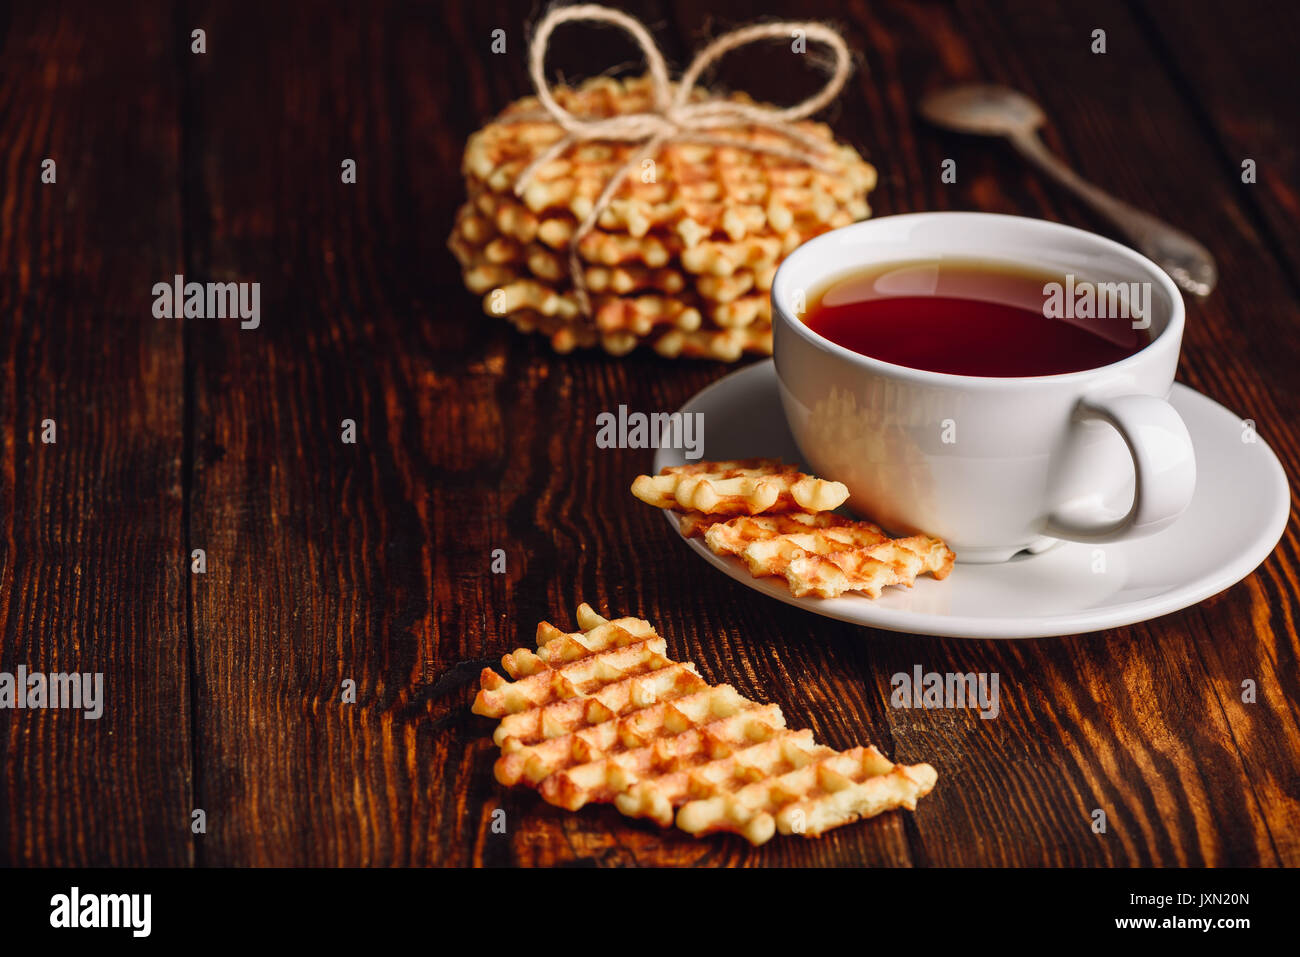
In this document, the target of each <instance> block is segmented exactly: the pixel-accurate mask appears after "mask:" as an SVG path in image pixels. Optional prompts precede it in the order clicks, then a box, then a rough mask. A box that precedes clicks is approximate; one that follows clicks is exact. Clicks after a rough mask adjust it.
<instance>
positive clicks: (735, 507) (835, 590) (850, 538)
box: [632, 459, 956, 598]
mask: <svg viewBox="0 0 1300 957" xmlns="http://www.w3.org/2000/svg"><path fill="white" fill-rule="evenodd" d="M632 494H633V495H635V496H636V497H637V498H639V499H640V500H641V501H643V502H646V503H647V504H650V505H654V506H657V507H659V508H666V509H671V510H673V511H676V512H677V513H678V528H679V529H680V531H681V533H682V536H683V537H685V538H695V537H703V539H704V541H705V543H706V544H707V545H708V546H709V549H710V550H712V551H713V552H714V553H715V554H717V555H726V556H733V557H736V558H739V559H740V560H741V561H742V562H744V563H745V566H746V567H747V568H748V569H749V573H750V574H751V575H753V576H754V577H755V578H765V577H771V576H778V577H781V578H784V579H785V581H786V584H787V585H788V586H789V588H790V592H791V594H793V595H794V596H795V597H796V598H803V597H806V596H814V597H817V598H838V597H839V596H841V595H843V594H846V593H855V594H861V595H866V596H867V597H869V598H879V597H880V595H881V592H882V591H883V589H885V588H886V587H888V586H890V585H901V586H903V587H905V588H910V587H912V584H913V583H914V582H915V581H916V578H917V576H918V575H930V576H932V577H934V578H936V579H944V578H947V577H948V574H949V573H950V572H951V571H952V566H953V562H954V560H955V558H956V556H955V555H953V552H952V550H951V549H950V548H948V546H947V545H946V544H944V543H943V542H942V541H940V540H939V539H937V538H931V537H930V536H928V535H913V536H910V537H907V538H898V539H891V538H890V537H889V536H888V535H887V534H885V532H884V531H883V530H882V529H881V528H880V526H879V525H875V524H873V523H872V522H867V521H860V520H855V519H850V518H844V517H843V516H840V515H836V514H834V513H833V511H832V509H835V508H838V507H839V506H840V505H842V504H843V503H844V501H845V499H846V498H847V497H848V489H847V488H846V487H845V486H844V485H843V484H842V483H840V482H829V481H826V480H825V479H819V478H815V477H813V476H811V475H805V474H804V473H803V472H800V471H799V470H798V469H796V468H795V467H794V466H789V465H783V464H782V463H781V462H780V461H779V460H776V459H745V460H741V461H726V462H699V463H695V464H692V465H682V466H676V467H673V468H666V469H664V470H663V471H662V472H661V473H660V474H658V475H639V476H637V478H636V480H635V481H634V482H633V483H632Z"/></svg>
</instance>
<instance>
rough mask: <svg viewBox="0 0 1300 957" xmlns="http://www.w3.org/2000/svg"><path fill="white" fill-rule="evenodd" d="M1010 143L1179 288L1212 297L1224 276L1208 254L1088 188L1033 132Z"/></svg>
mask: <svg viewBox="0 0 1300 957" xmlns="http://www.w3.org/2000/svg"><path fill="white" fill-rule="evenodd" d="M1010 140H1011V143H1012V145H1013V146H1015V148H1016V149H1017V150H1018V151H1019V152H1020V154H1021V155H1022V156H1024V157H1025V158H1026V159H1027V160H1029V161H1030V162H1031V163H1033V164H1034V165H1035V166H1037V167H1038V168H1039V169H1040V170H1042V171H1043V172H1044V173H1046V174H1047V175H1048V176H1050V177H1051V178H1052V179H1054V180H1056V182H1058V183H1060V184H1061V185H1062V186H1064V187H1065V188H1066V189H1068V190H1070V191H1071V192H1072V193H1074V194H1075V195H1076V196H1078V197H1079V198H1080V199H1082V200H1083V201H1084V202H1085V203H1087V204H1088V205H1089V206H1091V207H1092V208H1093V209H1095V210H1096V211H1097V212H1099V213H1101V215H1103V216H1105V217H1106V218H1107V219H1109V220H1110V221H1111V222H1113V223H1114V224H1115V225H1116V226H1117V227H1118V228H1119V230H1120V231H1121V232H1122V233H1124V235H1125V236H1127V237H1128V238H1129V239H1130V240H1131V241H1132V242H1133V244H1134V245H1135V246H1136V247H1137V249H1138V251H1139V252H1141V253H1142V254H1143V255H1144V256H1147V257H1148V258H1150V259H1152V260H1154V261H1155V262H1156V263H1157V264H1158V265H1159V266H1160V268H1161V269H1163V270H1164V271H1165V272H1167V273H1169V275H1170V276H1171V277H1172V278H1173V280H1174V282H1176V283H1177V284H1178V285H1179V286H1180V287H1182V288H1183V289H1185V290H1187V291H1188V292H1190V293H1194V294H1195V295H1198V296H1208V295H1209V294H1210V290H1212V289H1213V288H1214V284H1215V283H1216V282H1217V281H1218V277H1219V274H1218V270H1217V269H1216V268H1215V265H1214V257H1213V256H1211V255H1210V251H1209V250H1208V249H1206V248H1205V247H1204V246H1202V245H1201V244H1200V243H1198V242H1197V241H1196V240H1195V239H1193V238H1192V237H1191V236H1188V235H1187V234H1186V233H1184V232H1182V231H1181V230H1178V229H1174V227H1172V226H1170V225H1169V224H1168V223H1166V222H1164V221H1163V220H1160V219H1157V218H1156V217H1154V216H1151V215H1149V214H1148V213H1144V212H1142V211H1141V210H1140V209H1135V208H1133V207H1132V206H1130V205H1129V204H1128V203H1125V202H1124V201H1122V200H1119V199H1116V198H1115V197H1114V196H1111V195H1110V194H1109V193H1107V192H1106V191H1105V190H1102V189H1099V188H1098V187H1096V186H1094V185H1093V184H1092V183H1089V182H1088V181H1087V180H1085V179H1084V178H1083V177H1082V176H1080V175H1079V174H1078V173H1076V172H1075V171H1074V170H1072V169H1070V167H1069V166H1067V165H1065V163H1064V162H1062V161H1061V160H1060V159H1058V158H1057V157H1056V156H1055V155H1053V153H1052V152H1051V151H1050V150H1048V148H1047V147H1046V146H1044V145H1043V141H1042V140H1040V139H1039V138H1038V134H1037V133H1035V132H1034V131H1033V130H1025V131H1023V132H1020V133H1015V134H1013V135H1012V136H1011V137H1010Z"/></svg>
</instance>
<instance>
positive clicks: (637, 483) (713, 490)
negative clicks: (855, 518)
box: [632, 459, 849, 515]
mask: <svg viewBox="0 0 1300 957" xmlns="http://www.w3.org/2000/svg"><path fill="white" fill-rule="evenodd" d="M632 494H633V495H635V496H636V497H637V498H639V499H640V500H641V501H643V502H645V503H646V504H647V505H654V506H655V507H657V508H675V509H682V510H685V511H694V512H703V513H704V514H706V515H738V514H744V515H757V514H758V513H760V512H790V511H798V510H803V511H806V512H825V511H830V510H832V509H836V508H839V507H840V506H841V505H843V504H844V500H845V499H847V498H848V497H849V490H848V489H847V488H845V487H844V485H843V484H841V483H840V482H828V481H826V480H825V479H819V478H816V477H814V476H812V475H805V474H804V473H803V472H800V471H799V470H798V469H797V468H795V467H794V466H793V465H783V464H782V463H781V462H780V461H779V460H777V459H744V460H740V461H732V462H700V463H696V464H694V465H678V466H674V467H671V468H666V469H664V470H663V471H662V472H660V473H659V474H658V475H638V476H637V477H636V479H635V480H634V481H633V482H632Z"/></svg>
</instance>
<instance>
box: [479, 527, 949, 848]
mask: <svg viewBox="0 0 1300 957" xmlns="http://www.w3.org/2000/svg"><path fill="white" fill-rule="evenodd" d="M780 527H786V526H785V525H780ZM805 527H808V526H805ZM578 625H579V627H580V628H581V629H583V630H582V631H579V632H574V633H565V632H562V631H561V630H560V629H558V628H556V627H555V626H554V625H551V624H549V623H547V622H542V623H541V624H539V625H538V627H537V649H536V650H535V651H534V650H531V649H527V648H520V649H517V650H516V651H514V652H512V653H510V654H508V655H506V656H505V657H504V658H502V667H503V668H504V669H505V671H506V672H507V674H509V675H510V676H511V678H512V679H513V680H508V679H506V678H503V677H502V676H501V675H500V674H498V673H497V672H495V671H493V670H491V669H485V670H484V671H483V674H482V678H481V682H480V684H481V687H480V690H479V693H478V696H477V697H476V698H475V699H474V706H473V710H474V713H475V714H480V715H485V716H489V717H494V718H499V719H500V723H499V724H498V726H497V729H496V732H495V733H494V735H493V739H494V741H495V742H496V743H497V744H498V745H499V746H500V748H501V757H500V758H499V759H498V760H497V762H496V766H495V773H496V777H497V780H498V781H500V782H501V783H502V784H505V785H513V784H527V785H530V786H532V787H535V788H536V789H537V790H538V792H539V793H540V794H541V796H542V797H543V798H544V799H545V800H546V801H547V802H549V803H551V804H554V805H556V806H558V807H562V808H566V809H568V810H571V811H576V810H578V809H579V808H581V807H583V806H585V805H587V804H591V803H612V804H614V805H615V806H616V807H617V808H618V810H619V811H620V812H622V813H623V814H625V815H627V816H629V817H642V818H649V819H650V820H652V821H655V822H656V823H658V824H659V825H661V826H663V827H667V826H668V825H670V824H672V823H673V822H674V821H676V823H677V825H678V827H680V828H681V829H682V830H684V831H686V832H688V833H690V834H694V835H704V834H708V833H711V832H714V831H731V832H734V833H737V834H740V835H742V836H744V837H745V838H746V839H747V840H749V841H750V842H751V843H753V844H761V843H763V842H764V841H767V840H768V839H770V838H771V837H772V836H773V835H774V834H776V833H777V832H780V833H783V834H800V835H804V836H808V837H816V836H819V835H821V834H822V833H824V832H825V831H827V830H830V829H831V828H834V827H839V826H840V825H842V824H847V823H849V822H851V821H855V820H858V819H859V818H866V817H872V816H874V815H876V814H880V813H882V812H884V811H888V810H892V809H894V808H899V807H904V808H908V809H909V810H914V809H915V808H916V802H917V800H919V799H920V798H921V797H923V796H925V795H926V794H928V793H929V792H930V790H931V789H932V788H933V787H934V783H935V780H936V777H937V775H936V773H935V770H934V768H932V767H931V766H930V765H928V764H916V765H911V766H903V765H895V764H892V763H891V762H889V761H888V760H887V759H886V758H885V757H884V756H883V755H881V754H880V752H878V751H877V750H876V749H875V748H870V747H858V748H851V749H849V750H848V751H843V752H840V751H835V750H834V749H832V748H829V747H826V746H824V745H820V744H818V743H817V742H816V741H815V740H814V739H813V733H812V732H811V731H808V730H793V729H790V728H787V727H786V723H785V717H784V715H782V713H781V709H780V708H779V707H778V706H777V705H775V704H760V703H758V702H756V701H752V700H750V699H748V698H746V697H744V696H743V695H741V694H740V692H738V691H737V690H736V689H735V688H733V687H732V686H731V685H726V684H723V685H710V684H708V683H707V682H706V681H705V680H704V679H703V678H701V677H700V676H699V675H698V674H697V673H696V671H695V668H694V666H693V665H691V664H689V663H682V662H677V661H673V660H672V659H670V658H668V657H667V655H666V642H665V641H664V639H663V638H662V637H660V636H659V635H658V634H657V633H656V632H655V630H654V628H653V627H652V626H651V625H650V623H649V622H647V621H645V620H643V619H640V618H618V619H614V620H609V619H606V618H603V617H602V616H600V615H598V614H596V613H595V612H594V611H593V610H592V609H591V607H590V606H589V605H586V604H583V605H581V606H579V608H578Z"/></svg>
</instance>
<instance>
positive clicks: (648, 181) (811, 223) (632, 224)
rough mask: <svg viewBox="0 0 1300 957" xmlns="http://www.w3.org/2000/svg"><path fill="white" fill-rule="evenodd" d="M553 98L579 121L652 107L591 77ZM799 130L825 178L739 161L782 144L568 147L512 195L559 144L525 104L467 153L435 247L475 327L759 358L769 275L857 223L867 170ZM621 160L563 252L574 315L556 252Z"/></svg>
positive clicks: (569, 341)
mask: <svg viewBox="0 0 1300 957" xmlns="http://www.w3.org/2000/svg"><path fill="white" fill-rule="evenodd" d="M553 92H554V95H555V98H556V100H557V101H558V103H559V104H560V105H561V106H563V107H564V108H565V109H567V110H568V111H569V112H571V113H573V114H574V115H576V116H579V117H587V118H607V117H611V116H617V115H620V114H626V113H641V112H646V111H649V110H650V109H651V108H652V106H653V103H652V99H653V91H652V87H651V84H650V82H649V80H648V79H647V78H646V77H638V78H632V79H628V80H624V81H620V80H616V79H612V78H609V77H597V78H595V79H592V80H588V81H587V82H585V83H583V84H582V85H580V86H578V87H576V88H568V87H557V88H554V90H553ZM735 99H737V100H740V101H742V102H748V99H747V98H745V97H744V96H743V95H741V94H735ZM798 128H799V129H800V130H801V131H802V132H804V133H805V134H807V135H809V136H812V137H815V138H817V139H818V140H822V141H824V142H826V143H827V144H829V145H830V146H831V147H832V149H831V158H830V159H829V161H828V162H829V163H830V164H831V169H829V170H822V169H818V168H816V167H814V166H809V165H805V164H803V163H801V162H800V161H798V160H796V159H792V158H788V157H783V156H776V155H773V154H769V153H762V152H758V151H755V150H752V149H746V148H745V147H744V144H765V145H769V146H775V147H781V146H786V145H788V143H787V141H786V140H784V139H783V138H782V137H781V136H780V135H779V134H776V133H773V132H771V131H768V130H763V129H760V128H757V127H740V128H737V129H734V130H727V131H725V132H726V139H728V140H730V141H734V142H736V143H737V144H739V145H737V146H735V147H732V146H726V147H719V146H715V145H707V144H704V143H698V142H689V141H677V142H669V143H668V144H667V145H665V146H663V147H662V148H661V149H660V150H659V152H658V154H657V155H656V156H654V157H653V158H649V157H645V158H641V157H640V151H641V150H642V149H643V147H642V145H641V144H634V143H621V142H605V141H590V142H583V143H578V144H576V145H574V146H573V147H572V148H570V149H569V150H568V151H567V152H566V153H565V154H563V155H562V156H560V157H559V158H557V159H556V160H554V161H553V162H550V163H548V164H546V165H545V166H543V167H541V168H540V169H538V170H537V171H536V174H535V175H534V176H533V177H532V178H531V180H530V181H529V182H528V184H527V187H526V188H525V189H524V191H523V193H522V195H520V196H516V195H515V191H514V187H515V184H516V182H517V181H518V180H519V177H520V174H521V173H522V172H523V171H524V170H525V168H527V167H528V165H529V164H530V163H531V162H532V161H533V159H534V158H536V157H537V156H538V155H540V154H541V153H542V151H543V150H545V149H546V148H547V147H549V146H551V145H552V144H554V143H556V142H557V141H558V140H560V139H561V138H562V137H563V135H564V131H563V130H562V129H561V128H560V127H559V126H558V125H557V124H556V123H555V122H553V121H552V120H551V119H550V117H549V116H548V115H547V114H545V113H543V112H542V111H541V110H540V107H539V104H538V102H537V100H536V98H535V97H526V98H524V99H522V100H519V101H517V102H515V103H514V104H512V105H511V106H509V107H507V108H506V110H505V111H504V112H503V113H502V114H501V115H500V116H499V117H497V119H496V120H494V121H493V122H492V123H490V124H488V125H487V126H486V127H484V128H483V129H481V130H479V131H478V132H477V133H474V134H473V135H472V136H471V137H470V138H469V142H468V143H467V144H466V147H465V156H464V161H463V164H462V169H463V172H464V175H465V181H466V188H467V192H468V200H467V201H466V203H465V204H464V205H463V206H462V207H461V208H460V210H459V212H458V213H457V216H456V223H455V226H454V228H453V231H452V235H451V237H450V239H449V241H448V245H449V246H450V248H451V250H452V252H453V253H454V254H455V255H456V257H457V259H458V260H459V261H460V264H461V269H462V273H463V277H464V281H465V285H466V287H467V288H468V289H469V290H470V291H471V292H473V293H475V294H477V295H480V296H482V297H483V310H484V312H485V313H486V314H487V315H489V316H499V317H503V318H505V319H508V320H509V321H510V322H511V323H513V324H514V325H515V326H516V327H518V328H519V329H521V330H524V331H528V332H540V333H542V334H543V335H545V336H547V337H548V338H549V339H550V341H551V345H552V346H553V347H554V348H555V349H556V351H559V352H568V351H570V350H572V349H575V348H588V347H593V346H597V345H599V346H602V347H603V348H604V349H605V350H606V351H607V352H609V353H611V354H613V355H623V354H625V353H627V352H630V351H631V350H633V349H634V348H636V347H637V346H638V345H643V344H644V345H648V346H650V347H652V348H653V349H655V351H657V352H658V353H660V354H661V355H664V356H669V357H675V356H688V357H700V358H711V359H721V360H725V361H732V360H735V359H738V358H740V356H741V355H742V354H744V353H758V354H770V353H771V351H772V324H771V308H770V304H769V297H768V293H769V290H770V288H771V285H772V277H773V275H774V274H775V272H776V267H777V266H778V265H779V263H780V262H781V260H782V258H783V257H784V256H786V255H787V254H788V253H790V252H791V251H792V250H793V249H794V248H795V247H796V246H798V245H800V244H801V243H803V242H805V241H807V240H808V239H810V238H812V237H813V236H816V235H818V234H820V233H823V232H826V231H827V230H829V229H834V228H836V227H838V226H844V225H847V224H849V223H851V222H853V221H855V220H858V219H862V218H864V217H866V216H867V215H868V214H869V212H870V209H869V207H868V205H867V193H868V192H869V191H870V190H871V189H872V188H873V187H874V186H875V183H876V171H875V169H874V168H873V167H872V166H871V165H870V164H868V163H866V162H865V161H863V160H862V158H861V157H860V156H858V154H857V153H856V152H855V151H854V150H853V149H852V148H851V147H848V146H844V145H840V144H836V143H835V141H834V139H833V137H832V135H831V132H830V130H829V128H827V127H826V126H825V125H823V124H819V123H813V122H810V121H803V122H800V123H799V124H798ZM629 161H632V162H633V163H634V164H635V166H634V171H633V172H632V173H631V175H629V176H628V177H627V179H626V181H625V182H624V183H623V184H622V186H621V187H620V188H619V189H618V191H617V192H616V193H615V195H614V198H613V200H612V201H611V202H610V203H609V205H608V207H607V208H606V209H605V210H604V211H603V212H602V213H601V215H600V216H599V218H598V219H597V221H596V225H595V228H594V229H592V230H591V232H589V233H587V234H586V235H585V236H583V237H582V238H581V240H580V242H578V244H577V246H578V248H577V254H578V257H579V259H580V261H581V264H582V269H583V279H584V281H585V284H586V288H587V290H588V294H589V297H590V314H587V313H585V312H584V310H583V309H582V305H581V298H580V297H579V296H578V295H576V294H575V291H574V289H573V284H572V281H571V276H570V267H569V250H570V244H571V242H572V240H573V237H574V234H575V232H576V231H577V228H578V225H579V224H580V223H581V222H582V221H583V219H585V217H586V216H587V215H588V214H589V213H590V212H591V210H592V208H593V206H594V204H595V202H596V200H597V199H598V198H599V196H600V194H601V193H602V191H603V190H604V188H605V186H606V184H607V183H608V182H609V181H610V180H611V178H612V177H613V176H614V175H615V173H616V172H617V171H618V170H620V169H621V168H622V167H624V166H625V165H626V164H627V163H628V162H629Z"/></svg>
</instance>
